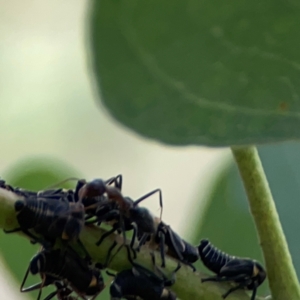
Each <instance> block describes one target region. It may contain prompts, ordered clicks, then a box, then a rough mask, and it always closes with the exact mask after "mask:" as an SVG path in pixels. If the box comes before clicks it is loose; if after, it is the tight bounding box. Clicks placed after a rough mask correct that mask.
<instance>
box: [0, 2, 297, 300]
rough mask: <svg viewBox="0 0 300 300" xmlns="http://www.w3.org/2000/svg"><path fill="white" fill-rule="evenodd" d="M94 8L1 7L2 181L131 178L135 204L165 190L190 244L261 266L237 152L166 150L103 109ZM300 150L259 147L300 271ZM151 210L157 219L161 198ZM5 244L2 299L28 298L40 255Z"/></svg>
mask: <svg viewBox="0 0 300 300" xmlns="http://www.w3.org/2000/svg"><path fill="white" fill-rule="evenodd" d="M89 4H90V2H89V1H83V0H64V1H59V0H51V1H38V0H22V1H18V0H10V1H5V0H0V7H1V9H0V101H1V102H0V104H1V109H0V128H1V148H0V176H1V177H2V178H4V179H5V180H6V181H7V182H8V183H9V184H12V185H18V186H21V187H24V188H31V189H43V188H45V187H47V186H48V185H50V184H53V183H55V182H57V181H59V180H62V179H65V178H67V177H69V176H77V177H81V178H86V179H88V180H91V179H93V178H96V177H100V178H104V179H107V178H109V177H111V176H114V175H117V174H123V176H124V189H123V191H124V194H126V195H130V196H131V197H132V198H138V197H139V196H141V195H143V194H145V193H147V192H149V191H150V190H152V189H155V188H158V187H159V188H161V189H162V190H163V201H164V213H163V218H164V221H165V222H166V223H169V224H171V225H172V228H174V229H175V231H177V232H178V233H179V234H180V235H182V236H183V237H184V238H185V239H186V240H188V241H190V242H191V243H194V244H196V243H199V240H200V239H201V238H204V237H208V238H209V239H210V240H211V241H212V242H213V243H214V244H215V245H216V246H218V247H219V248H221V249H223V250H225V251H228V252H229V253H231V254H235V255H240V256H249V257H254V258H257V259H259V260H262V256H261V253H260V249H259V245H258V241H257V237H256V233H255V228H254V224H253V222H252V220H251V217H250V214H249V209H248V205H247V201H246V197H245V194H244V191H243V187H242V184H241V182H240V179H239V176H238V172H237V170H236V168H235V166H234V164H233V162H232V159H231V154H230V150H229V149H225V148H223V149H216V148H205V147H180V148H179V147H168V146H165V145H161V144H158V143H156V142H153V141H151V140H147V139H144V138H141V137H140V136H137V135H136V134H135V133H133V132H131V131H128V130H127V129H124V128H123V127H122V126H121V125H120V124H119V123H116V122H115V121H114V120H113V119H112V118H111V117H110V116H109V115H108V114H107V113H106V111H105V108H104V107H100V106H99V105H98V103H96V101H95V99H96V97H97V95H96V93H95V91H94V90H93V88H92V86H93V84H92V82H93V74H92V72H91V71H90V68H89V63H90V61H89V44H88V25H89V23H88V12H89ZM299 150H300V146H299V144H297V143H289V144H281V145H272V146H265V147H261V148H260V154H261V157H262V160H263V164H264V166H265V168H266V172H267V175H268V178H269V180H270V185H271V188H272V190H273V194H274V196H275V199H276V203H277V206H278V210H279V213H280V217H281V219H282V222H283V227H284V229H285V232H286V234H287V239H288V242H289V244H290V248H291V252H292V255H293V258H294V261H295V264H296V268H297V272H299V271H300V258H299V259H298V252H299V246H300V243H299V242H298V240H299V237H298V236H297V230H298V226H299V225H298V224H299V222H298V219H299V218H298V216H299V214H300V209H299V207H300V205H299V200H298V199H299V192H300V191H299V188H298V186H300V185H299V183H300V172H299V170H300V166H299V161H300V157H299V153H300V151H299ZM145 206H147V207H149V208H150V209H151V210H153V211H154V212H157V211H158V208H159V205H158V199H155V198H154V197H153V199H152V198H151V201H150V199H149V200H148V201H145ZM0 238H1V241H0V252H1V262H0V264H1V274H0V276H1V277H0V278H1V280H0V284H1V288H0V297H3V298H9V299H25V298H26V297H27V296H28V297H30V296H31V295H24V294H20V293H19V291H18V289H19V284H20V280H21V279H22V276H23V275H24V273H25V270H26V267H27V266H28V262H29V259H30V258H31V257H32V256H33V255H34V253H35V252H36V251H37V248H36V247H34V246H33V245H30V244H29V243H28V241H27V240H23V239H21V238H19V237H17V236H14V235H9V236H8V235H4V234H3V233H1V234H0ZM198 266H199V267H200V264H199V265H198ZM37 280H38V279H36V281H37ZM260 293H261V294H266V293H267V284H265V287H264V288H262V290H261V292H260ZM4 295H5V296H4ZM45 295H46V294H45ZM32 297H34V295H33V296H32ZM3 298H2V299H3ZM99 298H100V299H101V298H102V299H106V298H105V296H103V297H99Z"/></svg>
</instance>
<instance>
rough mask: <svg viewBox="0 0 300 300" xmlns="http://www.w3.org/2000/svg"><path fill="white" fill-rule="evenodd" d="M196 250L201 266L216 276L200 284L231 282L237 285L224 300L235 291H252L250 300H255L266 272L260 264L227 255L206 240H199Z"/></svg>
mask: <svg viewBox="0 0 300 300" xmlns="http://www.w3.org/2000/svg"><path fill="white" fill-rule="evenodd" d="M198 250H199V255H200V258H201V260H202V262H203V264H204V265H205V266H206V267H207V268H208V269H209V270H211V271H213V272H214V273H216V274H217V275H216V276H213V277H208V278H204V279H202V282H205V281H233V282H235V283H236V284H237V285H236V286H235V287H233V288H231V289H229V291H228V292H227V293H225V294H224V295H223V298H224V299H225V298H226V297H227V296H228V295H229V294H230V293H232V292H233V291H235V290H237V289H248V290H253V292H252V296H251V300H254V299H255V296H256V290H257V288H258V286H260V285H261V284H262V283H263V282H264V280H265V279H266V271H265V270H264V268H263V267H262V265H261V264H260V263H258V262H257V261H255V260H253V259H250V258H240V257H235V256H231V255H228V254H226V253H224V252H222V251H220V250H219V249H217V248H216V247H215V246H213V245H212V244H211V243H210V242H209V241H208V240H206V239H204V240H201V242H200V245H199V247H198Z"/></svg>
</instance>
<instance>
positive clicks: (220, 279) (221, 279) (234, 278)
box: [201, 274, 245, 285]
mask: <svg viewBox="0 0 300 300" xmlns="http://www.w3.org/2000/svg"><path fill="white" fill-rule="evenodd" d="M243 279H245V274H240V275H237V276H231V277H219V276H218V275H216V276H212V277H207V278H202V279H201V282H206V281H216V282H225V281H241V280H243ZM241 284H243V285H245V283H244V282H242V283H241Z"/></svg>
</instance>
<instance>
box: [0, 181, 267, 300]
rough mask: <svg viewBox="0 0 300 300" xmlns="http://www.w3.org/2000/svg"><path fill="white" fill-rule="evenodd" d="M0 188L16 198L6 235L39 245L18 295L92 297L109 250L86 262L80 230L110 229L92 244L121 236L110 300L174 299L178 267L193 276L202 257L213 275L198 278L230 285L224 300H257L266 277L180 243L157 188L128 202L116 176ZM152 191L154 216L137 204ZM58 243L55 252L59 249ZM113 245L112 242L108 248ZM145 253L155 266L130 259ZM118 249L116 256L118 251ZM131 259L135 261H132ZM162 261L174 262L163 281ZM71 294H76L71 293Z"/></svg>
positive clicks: (250, 266)
mask: <svg viewBox="0 0 300 300" xmlns="http://www.w3.org/2000/svg"><path fill="white" fill-rule="evenodd" d="M0 188H3V189H6V190H9V191H12V192H14V193H15V194H17V195H18V196H19V197H20V200H18V201H16V202H15V211H16V217H17V221H18V223H19V226H18V227H17V228H14V229H12V230H9V231H7V230H5V232H6V233H13V232H17V231H21V232H23V233H24V234H25V235H27V236H28V237H29V238H30V240H31V242H32V243H39V244H41V245H42V248H41V250H40V251H39V252H38V253H37V254H36V255H35V256H34V257H33V258H32V259H31V261H30V263H29V267H28V269H27V271H26V273H25V276H24V279H23V282H22V284H21V287H20V291H21V292H29V291H33V290H39V294H38V298H37V299H38V300H39V299H40V298H41V295H42V289H43V288H44V287H46V286H49V285H52V286H54V287H55V291H53V292H51V293H50V294H49V295H47V297H46V298H45V299H44V300H50V299H52V298H54V297H55V296H56V297H57V299H59V300H76V299H78V298H79V299H88V298H89V299H95V298H96V297H97V296H98V295H99V294H100V293H101V291H102V290H103V289H104V287H105V284H104V281H103V277H102V275H101V270H102V269H103V268H105V267H107V266H108V265H109V262H110V260H111V259H112V258H111V257H110V256H111V255H110V254H111V250H112V249H110V251H109V252H108V253H107V258H106V262H105V263H104V265H102V266H101V267H100V266H99V265H97V264H96V265H92V261H91V258H90V256H89V253H88V251H87V250H86V249H85V247H84V245H83V244H82V243H81V241H80V238H79V234H80V232H81V230H82V228H83V227H84V226H85V225H89V224H96V225H97V226H101V224H102V223H106V224H109V225H110V226H111V229H110V230H108V231H106V232H105V233H104V234H103V235H102V236H100V237H99V240H98V241H97V243H96V245H97V246H100V245H101V244H102V242H103V241H104V240H105V239H106V238H107V237H108V236H110V235H111V234H113V233H116V234H121V235H122V236H123V244H122V245H120V246H119V249H118V251H119V250H120V248H121V247H123V246H126V249H127V254H128V259H129V261H130V263H131V265H132V267H131V269H128V270H124V271H121V272H119V273H118V274H112V273H109V272H107V273H108V274H109V275H111V276H113V277H114V280H113V281H112V283H111V286H110V296H111V300H118V299H122V298H124V299H133V300H138V299H143V300H156V299H157V300H175V299H177V297H176V295H175V293H174V292H172V291H171V290H169V289H168V287H170V286H172V285H173V284H174V282H175V274H176V272H177V271H178V270H179V269H180V267H181V264H184V265H187V266H189V267H191V268H192V270H193V271H195V270H196V269H195V267H194V265H193V263H195V262H196V261H197V260H199V259H201V261H202V262H203V264H204V265H205V266H206V267H207V268H208V269H209V270H211V271H212V272H214V273H216V274H217V275H216V276H213V277H208V278H204V279H202V282H205V281H230V282H233V283H234V284H235V285H234V286H233V287H232V288H231V289H229V290H228V292H226V293H225V294H224V295H223V298H224V299H225V298H226V297H227V296H228V295H229V294H230V293H232V292H234V291H235V290H237V289H248V290H252V291H253V292H252V296H251V300H254V299H255V295H256V290H257V287H258V286H259V285H261V284H262V282H263V281H264V280H265V278H266V272H265V270H264V268H263V267H262V266H261V265H260V264H259V263H258V262H256V261H255V260H252V259H250V258H239V257H235V256H230V255H228V254H225V253H224V252H221V251H220V250H218V249H217V248H216V247H214V246H213V245H212V244H211V243H210V242H209V241H208V240H201V242H200V245H199V246H193V245H191V244H189V243H188V242H186V241H185V240H183V239H182V238H181V237H180V236H179V235H178V234H177V233H176V232H174V230H172V229H171V227H170V226H169V225H167V224H165V223H164V222H163V221H162V210H163V200H162V192H161V190H160V189H155V190H153V191H151V192H149V193H147V194H145V195H143V196H142V197H140V198H138V199H136V200H133V199H131V198H129V197H125V196H123V194H122V192H121V189H122V175H118V176H115V177H112V178H110V179H108V180H106V181H104V180H102V179H95V180H93V181H90V182H87V181H85V180H83V179H82V180H77V184H76V187H75V188H74V190H65V189H61V188H59V189H47V190H44V191H39V192H32V191H27V190H24V189H21V188H13V187H12V186H10V185H8V184H6V183H5V181H4V180H0ZM154 194H157V195H158V197H159V205H160V208H161V213H160V216H159V217H157V216H155V215H153V214H152V213H151V212H150V211H149V210H148V209H147V208H145V207H142V206H140V204H141V202H143V201H144V200H146V199H148V198H149V197H150V196H152V195H154ZM128 231H132V232H133V234H132V238H131V241H130V243H129V245H128V244H127V243H126V241H127V239H126V232H128ZM70 242H72V243H73V244H74V243H77V244H78V246H80V247H81V248H82V250H83V253H85V256H84V257H82V256H81V255H79V254H78V253H77V252H76V251H75V250H74V248H73V247H71V246H70ZM57 244H59V246H60V247H57ZM116 244H117V243H114V244H113V247H115V246H116ZM143 247H147V248H148V249H150V250H151V251H152V252H151V251H150V253H151V258H152V263H153V269H154V271H150V270H149V269H147V268H145V267H143V266H141V265H139V264H138V263H136V262H135V260H134V259H135V258H136V253H137V252H139V251H140V249H141V248H143ZM118 251H117V252H118ZM153 251H158V252H159V254H160V258H161V265H160V267H158V266H157V264H156V262H155V256H154V254H153ZM132 254H133V257H132ZM166 256H171V257H172V258H175V259H176V260H177V261H178V266H177V268H176V269H175V270H174V271H173V272H172V274H171V278H167V277H166V275H165V274H164V272H163V271H162V268H165V266H166ZM29 273H31V274H32V275H37V274H38V275H39V276H40V278H41V282H39V283H37V284H34V285H32V286H29V287H24V286H25V283H26V280H27V277H28V275H29ZM74 294H75V296H74Z"/></svg>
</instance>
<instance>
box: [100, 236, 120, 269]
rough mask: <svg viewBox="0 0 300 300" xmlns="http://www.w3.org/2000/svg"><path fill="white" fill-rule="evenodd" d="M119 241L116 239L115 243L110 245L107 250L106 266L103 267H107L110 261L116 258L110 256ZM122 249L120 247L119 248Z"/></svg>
mask: <svg viewBox="0 0 300 300" xmlns="http://www.w3.org/2000/svg"><path fill="white" fill-rule="evenodd" d="M117 244H118V243H117V242H116V241H114V242H113V244H112V245H111V246H110V247H109V249H108V251H107V255H106V259H105V262H104V266H103V268H106V267H107V266H108V264H109V263H110V261H111V260H112V259H113V258H114V256H115V255H114V256H113V257H112V258H111V259H110V256H111V252H112V251H113V249H114V248H115V247H116V246H117ZM119 249H120V248H119ZM118 252H119V251H117V253H118Z"/></svg>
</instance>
